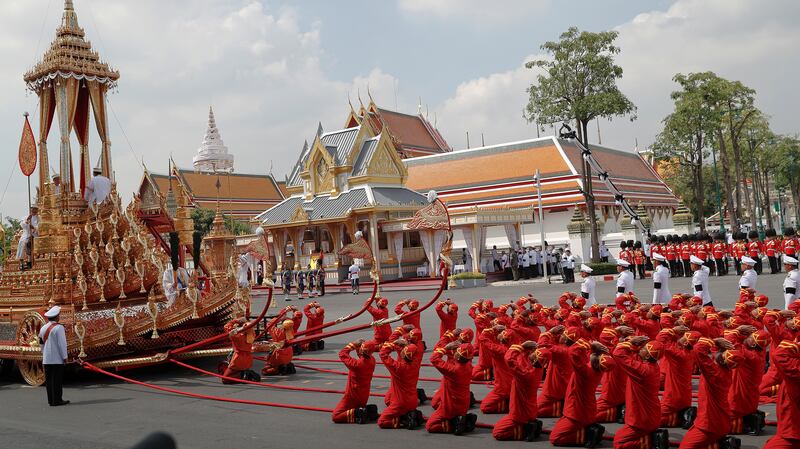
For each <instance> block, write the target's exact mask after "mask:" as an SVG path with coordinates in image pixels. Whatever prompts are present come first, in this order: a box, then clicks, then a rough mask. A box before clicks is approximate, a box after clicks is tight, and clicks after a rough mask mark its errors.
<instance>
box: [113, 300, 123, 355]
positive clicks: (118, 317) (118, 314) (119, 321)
mask: <svg viewBox="0 0 800 449" xmlns="http://www.w3.org/2000/svg"><path fill="white" fill-rule="evenodd" d="M114 324H116V325H117V329H119V340H118V341H117V345H119V346H124V345H125V337H124V336H123V334H122V328H124V327H125V315H124V314H123V313H122V303H121V302H118V303H117V308H116V309H114Z"/></svg>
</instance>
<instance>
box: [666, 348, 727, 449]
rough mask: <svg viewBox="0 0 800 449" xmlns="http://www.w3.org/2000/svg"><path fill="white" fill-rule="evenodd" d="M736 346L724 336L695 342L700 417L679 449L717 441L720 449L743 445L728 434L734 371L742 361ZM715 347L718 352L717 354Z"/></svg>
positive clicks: (695, 448)
mask: <svg viewBox="0 0 800 449" xmlns="http://www.w3.org/2000/svg"><path fill="white" fill-rule="evenodd" d="M733 348H734V346H733V344H732V343H731V342H729V341H728V340H725V339H724V338H717V339H716V340H711V339H708V338H701V339H700V341H698V342H697V344H696V345H694V353H695V361H696V362H697V365H698V367H699V368H700V388H699V390H698V395H697V396H698V399H697V403H698V407H697V419H695V421H694V425H693V426H692V427H691V428H690V429H689V431H688V432H686V435H684V437H683V440H681V445H680V446H679V449H706V448H708V447H709V446H713V445H715V444H719V447H720V449H736V448H738V447H740V445H741V440H739V439H738V438H736V437H726V435H727V434H728V432H730V429H731V425H730V416H731V407H730V404H729V403H728V390H729V389H730V386H731V370H732V369H734V368H735V367H736V365H737V364H738V363H739V361H740V360H741V356H740V355H739V354H738V353H737V352H736V351H734V349H733ZM714 349H719V351H718V352H716V353H714V352H712V351H713V350H714Z"/></svg>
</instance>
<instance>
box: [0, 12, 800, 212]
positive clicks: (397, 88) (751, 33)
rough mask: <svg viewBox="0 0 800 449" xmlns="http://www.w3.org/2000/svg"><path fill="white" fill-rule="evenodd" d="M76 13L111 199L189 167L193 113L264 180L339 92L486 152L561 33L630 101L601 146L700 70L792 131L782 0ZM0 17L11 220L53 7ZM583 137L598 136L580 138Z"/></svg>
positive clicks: (501, 135)
mask: <svg viewBox="0 0 800 449" xmlns="http://www.w3.org/2000/svg"><path fill="white" fill-rule="evenodd" d="M74 3H75V8H76V10H77V13H78V18H79V21H80V24H81V25H82V26H83V27H84V29H85V30H86V33H87V37H88V39H90V40H91V41H92V44H93V46H94V48H95V49H96V50H98V51H99V52H100V54H101V55H102V56H103V57H104V58H105V59H106V60H108V61H110V62H111V63H112V64H113V65H114V66H115V67H117V68H118V69H119V70H120V72H121V74H122V77H121V79H120V88H119V92H118V93H116V94H114V95H112V96H111V99H110V102H111V108H110V111H111V112H110V114H109V121H110V135H111V141H112V151H113V155H114V166H115V170H116V176H117V181H118V183H119V189H120V191H121V192H124V193H127V192H131V191H132V190H134V189H135V187H136V186H137V185H138V183H139V181H140V179H141V172H142V170H141V168H140V165H139V162H138V161H140V160H144V162H145V164H146V165H147V167H148V168H149V169H150V170H152V171H160V172H165V171H166V166H167V155H168V154H170V153H171V154H172V155H173V157H174V159H175V160H176V161H177V162H178V164H179V165H181V166H184V167H190V166H191V158H192V155H193V154H194V153H195V151H196V150H197V148H198V146H199V144H200V141H201V139H202V136H203V132H204V131H205V127H206V116H207V111H208V106H209V105H213V107H214V111H215V113H216V118H217V123H218V124H219V127H220V131H221V134H222V138H223V139H224V141H225V143H226V145H227V146H228V147H229V149H230V151H231V152H232V153H233V154H234V155H235V157H236V166H235V168H236V171H238V172H242V173H264V172H267V171H268V170H269V169H270V166H272V170H273V173H274V174H275V175H276V178H283V175H284V174H285V173H286V172H287V171H288V169H289V168H290V166H291V164H292V163H293V162H294V160H295V159H296V156H297V153H298V151H299V150H300V148H301V146H302V144H303V141H304V140H305V139H309V140H310V139H311V137H312V136H313V134H314V132H315V131H316V128H317V123H318V122H319V121H321V122H322V125H323V127H324V128H325V129H326V130H330V129H334V128H338V127H341V126H342V125H343V123H344V119H345V117H346V114H347V112H348V105H347V99H348V96H349V97H350V98H351V100H352V101H353V103H354V104H356V105H357V103H358V100H357V97H358V94H359V92H360V94H361V96H362V97H363V98H366V92H367V86H369V90H370V92H371V93H372V96H373V97H374V98H375V100H376V101H377V102H378V103H379V104H380V105H381V106H383V107H386V108H390V109H394V108H397V109H399V110H401V111H405V112H412V113H413V112H416V110H417V104H418V103H419V99H420V98H421V100H422V104H423V110H424V112H427V113H428V115H429V119H430V120H431V121H432V122H433V121H434V120H435V121H436V122H437V124H438V127H439V128H440V129H441V131H442V132H443V134H444V136H445V138H446V139H447V140H448V142H449V143H450V145H451V146H452V147H454V148H456V149H460V148H464V147H465V146H466V138H465V133H466V132H469V133H470V136H471V144H472V146H475V145H476V144H477V143H479V142H480V135H481V133H483V134H484V139H485V142H486V144H487V145H488V144H495V143H500V142H505V141H512V140H519V139H524V138H530V137H535V136H536V130H535V129H534V128H533V127H532V126H531V125H529V124H527V123H526V122H525V120H524V119H523V118H522V109H523V108H524V106H525V104H526V103H527V97H526V93H525V88H526V87H527V86H529V85H530V84H531V82H532V81H533V80H534V77H535V72H533V71H531V70H528V69H525V68H524V67H523V64H524V63H525V61H527V60H530V59H532V58H534V57H536V56H537V55H539V54H540V50H539V46H540V45H541V44H542V43H543V42H545V41H548V40H555V39H557V38H558V35H559V34H560V33H561V32H563V31H564V30H566V29H567V28H568V27H569V26H572V25H575V26H578V27H579V28H581V29H585V30H591V31H600V30H607V29H615V30H617V31H619V33H620V37H619V39H618V42H617V43H618V45H619V46H620V47H621V48H622V53H621V54H620V55H619V57H618V63H619V64H620V65H621V66H622V67H623V69H624V77H623V79H622V80H621V82H620V87H621V89H622V91H623V92H624V93H625V94H626V95H627V96H628V97H629V98H630V99H631V100H632V101H633V102H634V103H635V104H636V105H637V106H638V109H639V111H638V120H636V121H635V122H633V123H631V122H629V121H628V120H626V119H616V120H614V121H612V122H609V121H601V122H600V129H601V135H602V142H603V144H604V145H610V146H613V147H617V148H620V149H625V150H633V147H634V141H635V140H636V139H638V142H639V146H640V148H642V149H644V148H645V147H646V146H647V145H648V144H649V143H651V142H652V140H653V137H654V136H655V134H657V133H658V131H659V129H660V122H661V120H662V119H663V118H664V116H665V115H666V114H668V113H669V112H670V109H671V102H670V100H669V93H670V92H671V91H672V90H673V89H674V87H675V86H674V84H673V83H672V81H671V78H672V76H673V75H674V74H675V73H677V72H691V71H703V70H713V71H715V72H717V73H718V74H720V75H722V76H725V77H728V78H731V79H738V80H740V81H742V82H744V83H745V84H747V85H749V86H751V87H753V88H755V89H756V90H757V91H758V106H759V107H761V108H762V109H763V110H764V111H765V112H766V113H767V114H768V115H770V116H771V117H772V125H773V128H774V129H775V130H776V131H778V132H783V133H795V132H797V131H798V123H797V121H796V120H795V116H796V113H795V107H796V105H797V104H798V103H800V101H798V100H800V95H799V94H798V90H797V87H796V78H797V76H796V73H797V72H798V69H800V53H798V52H797V51H796V44H797V42H800V28H798V27H797V26H796V22H797V20H798V19H800V2H796V1H794V0H771V1H769V2H756V1H745V0H702V1H701V0H675V1H669V0H652V1H647V2H643V1H639V0H627V1H625V0H606V1H603V2H595V1H588V0H583V1H558V2H557V1H551V0H498V1H493V2H487V1H484V0H384V1H370V0H352V1H344V0H342V1H335V2H332V1H327V0H307V1H303V2H287V1H279V0H274V1H273V0H173V1H160V0H137V1H135V2H133V1H129V0H74ZM2 8H3V14H2V18H1V19H0V25H2V26H0V59H2V61H3V64H2V66H0V104H2V109H0V142H2V145H3V147H4V148H6V149H5V150H4V151H3V153H2V154H3V155H5V158H6V162H5V163H3V164H0V196H2V200H0V201H1V202H0V213H2V214H3V215H4V216H5V215H12V216H21V215H23V214H24V207H25V204H26V190H25V180H24V177H23V176H22V174H21V173H20V172H19V168H18V166H17V164H16V153H17V146H18V143H19V136H20V130H21V125H22V112H23V111H31V112H34V111H35V109H36V107H37V102H36V98H35V96H26V94H25V89H24V84H23V82H22V74H23V72H24V71H25V70H26V69H27V68H29V67H30V66H32V65H33V64H34V62H35V61H36V60H37V59H38V58H39V57H40V56H41V54H42V53H43V52H44V50H45V49H46V48H47V46H48V45H49V42H50V41H51V40H52V38H53V36H54V34H55V28H56V26H57V25H58V23H59V21H60V17H61V10H62V8H63V2H62V1H61V0H3V2H2ZM33 116H35V114H32V118H34V120H33V122H32V124H33V126H34V128H36V127H38V123H37V119H36V118H35V117H33ZM55 136H56V133H53V132H51V134H50V141H49V145H48V146H49V147H50V148H51V152H52V149H54V148H57V140H56V139H57V138H56V137H55ZM591 137H592V138H593V139H594V140H595V141H596V139H597V135H596V129H594V128H593V130H592V136H591ZM96 142H97V141H96V139H95V140H94V141H93V143H92V147H91V151H92V152H93V153H92V154H93V159H96V157H97V155H98V151H99V150H98V146H97V143H96ZM73 145H74V143H73ZM73 148H77V147H76V146H73ZM76 154H77V153H76ZM55 157H56V156H55V154H53V153H51V156H50V158H51V160H54V159H55ZM35 179H36V178H35V177H34V180H35ZM7 183H8V188H7V191H5V193H3V192H4V190H5V188H6V185H7Z"/></svg>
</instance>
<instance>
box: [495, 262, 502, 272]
mask: <svg viewBox="0 0 800 449" xmlns="http://www.w3.org/2000/svg"><path fill="white" fill-rule="evenodd" d="M494 271H503V267H502V265H500V261H499V260H495V261H494Z"/></svg>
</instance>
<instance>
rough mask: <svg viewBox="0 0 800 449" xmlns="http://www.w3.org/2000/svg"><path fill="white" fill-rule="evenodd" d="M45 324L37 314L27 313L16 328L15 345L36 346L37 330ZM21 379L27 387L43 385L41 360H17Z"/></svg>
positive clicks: (37, 341)
mask: <svg viewBox="0 0 800 449" xmlns="http://www.w3.org/2000/svg"><path fill="white" fill-rule="evenodd" d="M44 324H45V321H44V318H42V315H41V314H39V313H38V312H34V311H29V312H27V313H26V314H25V317H24V318H23V319H22V321H21V322H20V323H19V326H18V327H17V344H18V345H20V346H38V345H39V330H40V329H41V328H42V326H43V325H44ZM17 368H19V372H20V374H22V378H23V379H25V382H27V383H28V385H31V386H34V387H38V386H39V385H42V384H43V383H44V366H43V365H42V361H41V360H17Z"/></svg>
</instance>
